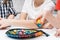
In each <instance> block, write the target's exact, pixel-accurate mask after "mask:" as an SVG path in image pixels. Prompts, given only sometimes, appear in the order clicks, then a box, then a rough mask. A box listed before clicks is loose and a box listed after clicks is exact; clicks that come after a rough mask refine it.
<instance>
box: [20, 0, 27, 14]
mask: <svg viewBox="0 0 60 40" xmlns="http://www.w3.org/2000/svg"><path fill="white" fill-rule="evenodd" d="M27 9H28V0H25V2H24V5H23V8H22V11H21V12H25V13H27Z"/></svg>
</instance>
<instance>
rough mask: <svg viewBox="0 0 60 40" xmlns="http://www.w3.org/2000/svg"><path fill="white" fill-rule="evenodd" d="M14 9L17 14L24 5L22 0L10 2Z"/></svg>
mask: <svg viewBox="0 0 60 40" xmlns="http://www.w3.org/2000/svg"><path fill="white" fill-rule="evenodd" d="M12 1H13V5H14V8H15V10H16V11H17V12H20V11H21V9H22V6H23V4H24V0H12Z"/></svg>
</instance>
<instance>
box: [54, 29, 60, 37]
mask: <svg viewBox="0 0 60 40" xmlns="http://www.w3.org/2000/svg"><path fill="white" fill-rule="evenodd" d="M55 36H56V37H57V36H60V29H58V30H57V31H56V34H55Z"/></svg>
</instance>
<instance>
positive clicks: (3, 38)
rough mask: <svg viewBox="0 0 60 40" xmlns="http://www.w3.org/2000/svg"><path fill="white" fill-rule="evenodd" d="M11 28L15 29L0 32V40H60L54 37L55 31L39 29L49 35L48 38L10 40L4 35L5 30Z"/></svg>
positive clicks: (10, 39)
mask: <svg viewBox="0 0 60 40" xmlns="http://www.w3.org/2000/svg"><path fill="white" fill-rule="evenodd" d="M12 28H17V27H10V28H8V29H5V30H0V40H60V37H58V38H57V37H55V36H54V34H55V32H56V29H41V30H43V31H45V32H46V33H48V34H50V36H49V37H46V36H45V35H43V36H40V37H37V38H33V39H12V38H9V37H7V35H6V34H5V33H6V31H7V30H9V29H12ZM19 28H20V27H19Z"/></svg>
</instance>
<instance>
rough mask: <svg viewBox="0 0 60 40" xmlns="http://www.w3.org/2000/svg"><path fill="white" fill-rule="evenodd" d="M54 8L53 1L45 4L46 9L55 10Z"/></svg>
mask: <svg viewBox="0 0 60 40" xmlns="http://www.w3.org/2000/svg"><path fill="white" fill-rule="evenodd" d="M54 8H55V4H54V3H53V2H52V1H51V2H49V3H47V4H46V5H45V7H44V10H45V11H53V10H54Z"/></svg>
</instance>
